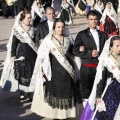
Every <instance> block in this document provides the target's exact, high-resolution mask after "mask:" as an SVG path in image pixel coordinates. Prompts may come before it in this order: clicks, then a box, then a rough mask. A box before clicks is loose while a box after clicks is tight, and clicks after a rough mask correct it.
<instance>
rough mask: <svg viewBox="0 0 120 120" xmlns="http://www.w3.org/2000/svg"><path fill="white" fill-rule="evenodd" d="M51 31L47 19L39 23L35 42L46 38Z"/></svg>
mask: <svg viewBox="0 0 120 120" xmlns="http://www.w3.org/2000/svg"><path fill="white" fill-rule="evenodd" d="M48 33H49V27H48V23H47V20H45V21H43V22H40V23H39V24H38V25H37V31H36V36H35V42H38V41H39V40H40V39H44V38H45V37H46V36H47V35H48Z"/></svg>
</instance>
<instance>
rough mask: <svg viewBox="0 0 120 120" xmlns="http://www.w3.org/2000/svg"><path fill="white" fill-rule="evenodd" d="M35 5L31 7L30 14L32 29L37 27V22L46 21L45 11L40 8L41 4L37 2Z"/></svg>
mask: <svg viewBox="0 0 120 120" xmlns="http://www.w3.org/2000/svg"><path fill="white" fill-rule="evenodd" d="M36 4H37V5H33V6H32V10H31V14H32V23H31V24H33V26H34V27H37V25H38V23H39V22H42V21H44V20H46V17H45V10H44V8H43V6H42V3H41V2H37V3H36Z"/></svg>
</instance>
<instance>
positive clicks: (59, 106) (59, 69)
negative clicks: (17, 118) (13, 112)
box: [0, 0, 120, 120]
mask: <svg viewBox="0 0 120 120" xmlns="http://www.w3.org/2000/svg"><path fill="white" fill-rule="evenodd" d="M15 2H17V3H16V4H9V3H11V2H10V1H9V0H1V6H2V12H3V16H4V17H8V14H7V13H6V12H7V10H5V9H4V7H5V4H7V9H9V11H10V14H11V15H12V17H14V16H16V18H15V23H14V25H13V28H12V31H11V35H10V39H9V41H8V44H7V56H6V60H5V62H4V68H3V72H2V76H1V80H0V87H1V88H2V90H3V91H9V92H19V93H20V101H21V100H25V99H26V97H25V94H27V97H28V98H29V100H30V101H31V102H32V105H31V111H33V112H35V113H36V114H37V115H40V116H43V117H46V118H51V119H68V118H75V117H76V116H77V115H79V116H80V120H95V119H97V120H120V36H119V27H118V17H117V7H118V1H117V0H115V1H114V2H113V1H112V0H111V1H110V0H109V1H107V0H97V1H96V0H95V3H94V7H93V10H87V5H88V4H87V0H74V1H73V0H46V1H45V0H35V1H33V0H14V2H13V0H12V3H15ZM19 2H20V3H19ZM51 6H52V7H51ZM79 10H81V11H83V12H84V13H85V14H86V19H87V23H88V28H86V29H84V30H82V31H80V32H79V33H78V34H77V36H76V38H75V40H74V39H73V37H72V36H71V34H70V32H69V29H68V27H67V26H68V25H69V24H73V20H72V16H73V15H76V14H77V13H79ZM81 104H83V107H84V110H83V112H82V114H81V115H80V113H79V111H80V110H79V109H80V105H81Z"/></svg>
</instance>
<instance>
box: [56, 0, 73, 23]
mask: <svg viewBox="0 0 120 120" xmlns="http://www.w3.org/2000/svg"><path fill="white" fill-rule="evenodd" d="M58 16H59V17H60V18H61V19H62V20H64V21H65V24H72V23H73V21H72V16H71V11H70V5H69V3H68V2H67V0H63V2H62V4H61V10H60V13H59V15H58Z"/></svg>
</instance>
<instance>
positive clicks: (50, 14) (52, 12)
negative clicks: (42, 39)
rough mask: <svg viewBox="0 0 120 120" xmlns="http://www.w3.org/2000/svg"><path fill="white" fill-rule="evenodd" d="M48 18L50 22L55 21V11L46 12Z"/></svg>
mask: <svg viewBox="0 0 120 120" xmlns="http://www.w3.org/2000/svg"><path fill="white" fill-rule="evenodd" d="M46 17H47V19H48V20H50V21H53V20H54V18H55V12H54V10H52V9H51V10H49V9H48V10H47V11H46Z"/></svg>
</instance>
